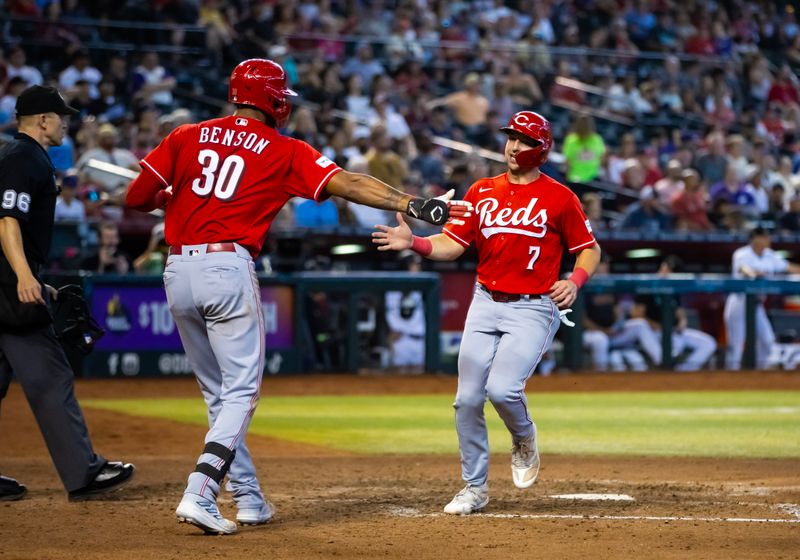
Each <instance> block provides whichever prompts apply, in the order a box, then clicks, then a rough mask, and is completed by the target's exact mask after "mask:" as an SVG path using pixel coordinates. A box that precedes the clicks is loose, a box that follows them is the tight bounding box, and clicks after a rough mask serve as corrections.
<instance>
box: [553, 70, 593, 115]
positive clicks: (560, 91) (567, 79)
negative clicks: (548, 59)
mask: <svg viewBox="0 0 800 560" xmlns="http://www.w3.org/2000/svg"><path fill="white" fill-rule="evenodd" d="M574 79H575V77H574V76H573V74H572V67H571V65H570V62H569V60H567V59H566V58H562V59H561V60H559V61H558V65H557V70H556V76H555V78H554V80H553V85H552V86H551V88H550V101H551V102H552V103H553V104H555V105H561V106H567V107H573V108H574V107H575V106H577V105H586V93H584V91H583V90H581V89H577V88H576V87H575V86H574V85H573V84H572V82H573V81H574Z"/></svg>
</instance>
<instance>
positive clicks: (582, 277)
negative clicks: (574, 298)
mask: <svg viewBox="0 0 800 560" xmlns="http://www.w3.org/2000/svg"><path fill="white" fill-rule="evenodd" d="M569 279H570V280H572V281H573V282H574V283H575V285H576V286H577V287H578V289H579V290H580V289H581V288H582V287H583V285H584V284H586V282H587V281H588V280H589V273H588V272H586V271H585V270H584V269H582V268H576V269H575V270H573V271H572V274H570V276H569Z"/></svg>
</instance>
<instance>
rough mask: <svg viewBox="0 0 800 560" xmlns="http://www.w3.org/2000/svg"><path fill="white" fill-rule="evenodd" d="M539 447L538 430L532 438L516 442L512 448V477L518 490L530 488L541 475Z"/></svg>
mask: <svg viewBox="0 0 800 560" xmlns="http://www.w3.org/2000/svg"><path fill="white" fill-rule="evenodd" d="M539 463H540V462H539V447H538V445H536V430H535V429H534V431H533V434H532V435H531V437H529V438H527V439H524V440H522V441H518V442H514V446H513V447H512V448H511V477H512V478H513V479H514V486H516V487H517V488H530V487H531V486H533V483H534V482H536V477H537V476H538V475H539Z"/></svg>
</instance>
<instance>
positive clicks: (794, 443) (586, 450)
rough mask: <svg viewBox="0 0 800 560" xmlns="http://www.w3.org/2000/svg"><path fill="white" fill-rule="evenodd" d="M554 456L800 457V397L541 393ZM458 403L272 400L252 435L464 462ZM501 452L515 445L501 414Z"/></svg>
mask: <svg viewBox="0 0 800 560" xmlns="http://www.w3.org/2000/svg"><path fill="white" fill-rule="evenodd" d="M528 399H529V403H530V410H531V415H532V417H533V419H534V420H535V421H536V424H537V426H538V427H539V434H540V448H541V450H542V451H543V452H546V453H566V454H624V455H683V456H706V457H724V456H731V457H733V456H735V457H794V458H800V391H780V392H778V391H763V392H756V391H748V392H745V391H742V392H739V391H715V392H697V393H692V392H652V393H646V392H640V393H636V392H625V393H538V394H531V395H529V396H528ZM452 401H453V397H452V396H447V395H401V396H397V395H394V396H310V397H269V396H265V397H262V399H261V402H260V404H259V407H258V410H257V411H256V415H255V417H254V418H253V423H252V425H251V428H250V432H251V433H253V434H259V435H264V436H270V437H275V438H280V439H284V440H289V441H295V442H300V443H308V444H313V445H319V446H324V447H330V448H334V449H341V450H346V451H352V452H356V453H456V452H457V450H458V443H457V440H456V434H455V428H454V419H453V409H452V406H451V405H452ZM82 404H83V405H84V406H87V407H95V408H103V409H107V410H113V411H118V412H124V413H126V414H132V415H137V416H149V417H158V418H163V419H168V420H174V421H178V422H187V423H192V424H198V425H203V426H205V425H206V418H205V406H204V404H203V401H202V399H201V398H200V397H199V396H198V397H197V398H196V399H159V400H153V399H149V400H144V399H114V400H86V401H82ZM486 418H487V424H488V426H489V441H490V443H491V447H492V450H493V451H508V449H509V447H510V438H509V435H508V433H507V432H506V430H505V427H504V426H503V424H502V422H501V421H500V419H499V418H498V416H497V413H496V412H495V411H494V409H493V408H492V406H491V405H490V404H489V403H487V406H486Z"/></svg>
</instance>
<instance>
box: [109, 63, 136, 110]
mask: <svg viewBox="0 0 800 560" xmlns="http://www.w3.org/2000/svg"><path fill="white" fill-rule="evenodd" d="M104 79H106V80H110V81H111V82H112V83H113V84H114V97H115V98H117V99H119V100H121V101H122V102H123V103H129V102H130V96H131V79H130V75H129V72H128V61H127V59H126V58H125V57H124V56H122V55H120V54H114V55H111V58H109V59H108V68H107V69H106V72H105V75H104Z"/></svg>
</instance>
